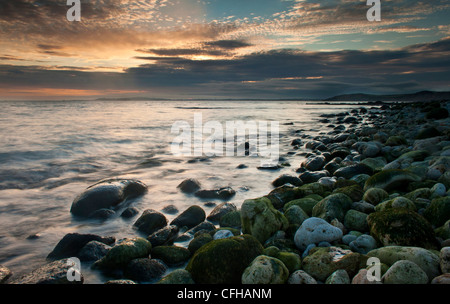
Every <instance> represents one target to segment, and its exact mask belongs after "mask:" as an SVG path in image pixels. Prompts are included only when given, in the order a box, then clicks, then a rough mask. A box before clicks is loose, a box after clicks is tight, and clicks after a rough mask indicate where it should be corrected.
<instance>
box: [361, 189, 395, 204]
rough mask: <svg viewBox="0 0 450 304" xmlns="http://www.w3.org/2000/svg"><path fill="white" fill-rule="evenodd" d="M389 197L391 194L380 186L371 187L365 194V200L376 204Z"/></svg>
mask: <svg viewBox="0 0 450 304" xmlns="http://www.w3.org/2000/svg"><path fill="white" fill-rule="evenodd" d="M388 197H389V194H388V193H387V192H386V191H385V190H383V189H380V188H370V189H368V190H367V191H366V192H365V193H364V196H363V200H364V201H366V202H368V203H370V204H372V205H374V206H376V205H378V204H379V203H381V202H382V201H384V200H385V199H387V198H388Z"/></svg>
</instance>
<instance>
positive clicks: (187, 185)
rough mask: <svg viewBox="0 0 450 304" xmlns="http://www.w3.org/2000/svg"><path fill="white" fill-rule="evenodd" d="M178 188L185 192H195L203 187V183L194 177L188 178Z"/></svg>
mask: <svg viewBox="0 0 450 304" xmlns="http://www.w3.org/2000/svg"><path fill="white" fill-rule="evenodd" d="M177 188H178V189H180V190H181V192H184V193H194V192H196V191H197V190H199V189H200V188H201V184H200V182H199V181H198V180H196V179H194V178H188V179H185V180H184V181H182V182H181V183H180V184H179V185H178V186H177Z"/></svg>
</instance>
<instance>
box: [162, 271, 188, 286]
mask: <svg viewBox="0 0 450 304" xmlns="http://www.w3.org/2000/svg"><path fill="white" fill-rule="evenodd" d="M156 284H169V285H186V284H195V282H194V280H193V279H192V276H191V274H190V273H189V271H187V270H185V269H176V270H174V271H172V272H171V273H169V274H168V275H167V276H165V277H163V278H162V279H161V281H159V282H157V283H156Z"/></svg>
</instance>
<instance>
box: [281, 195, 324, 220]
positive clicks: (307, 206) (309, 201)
mask: <svg viewBox="0 0 450 304" xmlns="http://www.w3.org/2000/svg"><path fill="white" fill-rule="evenodd" d="M321 199H322V198H321ZM321 199H320V200H321ZM318 202H319V201H318V200H315V199H313V198H310V197H304V198H300V199H296V200H293V201H290V202H289V203H287V204H286V205H284V208H283V209H284V211H285V212H286V210H287V209H288V208H290V207H292V206H294V205H295V206H299V207H300V208H302V210H303V211H305V212H306V214H307V215H308V216H311V215H312V209H313V208H314V206H315V205H316V204H317V203H318Z"/></svg>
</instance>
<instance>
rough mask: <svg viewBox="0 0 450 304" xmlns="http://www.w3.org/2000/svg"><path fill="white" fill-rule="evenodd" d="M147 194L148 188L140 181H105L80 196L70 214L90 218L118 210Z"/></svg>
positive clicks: (75, 200) (74, 202)
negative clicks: (103, 211) (99, 213)
mask: <svg viewBox="0 0 450 304" xmlns="http://www.w3.org/2000/svg"><path fill="white" fill-rule="evenodd" d="M146 192H147V186H146V185H145V184H144V183H142V182H140V181H138V180H122V179H109V180H103V181H100V182H98V183H96V184H94V185H92V186H90V187H88V188H87V189H86V190H85V191H84V192H83V193H81V194H80V195H78V196H77V197H76V198H75V199H74V201H73V203H72V206H71V208H70V212H71V213H72V214H73V215H75V216H80V217H89V216H90V215H91V214H92V213H94V212H95V211H97V210H100V209H111V208H118V207H120V206H121V205H123V204H122V203H129V202H130V201H131V200H132V199H134V198H137V197H139V196H142V195H143V194H144V193H146Z"/></svg>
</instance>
